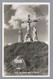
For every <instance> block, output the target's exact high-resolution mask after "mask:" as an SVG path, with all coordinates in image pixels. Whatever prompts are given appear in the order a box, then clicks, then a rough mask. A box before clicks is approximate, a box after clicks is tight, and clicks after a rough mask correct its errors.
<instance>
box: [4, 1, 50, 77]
mask: <svg viewBox="0 0 53 79" xmlns="http://www.w3.org/2000/svg"><path fill="white" fill-rule="evenodd" d="M2 76H3V77H49V76H50V3H37V2H35V3H29V2H28V3H27V2H26V3H25V2H24V3H21V2H20V3H18V2H10V3H7V2H6V3H5V2H4V3H2Z"/></svg>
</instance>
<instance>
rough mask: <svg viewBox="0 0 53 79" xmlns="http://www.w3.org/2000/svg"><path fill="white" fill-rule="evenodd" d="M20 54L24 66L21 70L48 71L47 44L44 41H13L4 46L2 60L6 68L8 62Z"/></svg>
mask: <svg viewBox="0 0 53 79" xmlns="http://www.w3.org/2000/svg"><path fill="white" fill-rule="evenodd" d="M17 56H21V58H23V60H24V61H25V64H26V67H25V69H22V70H21V71H27V72H29V71H30V72H31V71H35V72H41V73H40V74H42V73H44V74H46V73H47V72H48V69H47V68H48V45H47V44H45V43H44V42H39V41H38V42H26V43H15V44H12V45H10V46H8V45H7V46H6V47H4V62H5V66H6V68H7V69H8V68H9V67H10V68H11V66H9V65H10V62H11V61H12V60H14V59H15V58H16V57H17Z"/></svg>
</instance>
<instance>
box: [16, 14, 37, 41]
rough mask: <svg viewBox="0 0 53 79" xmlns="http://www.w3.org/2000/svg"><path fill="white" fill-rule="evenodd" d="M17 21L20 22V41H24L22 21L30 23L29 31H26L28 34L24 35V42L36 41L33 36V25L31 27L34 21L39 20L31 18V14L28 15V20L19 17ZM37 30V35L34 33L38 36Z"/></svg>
mask: <svg viewBox="0 0 53 79" xmlns="http://www.w3.org/2000/svg"><path fill="white" fill-rule="evenodd" d="M15 21H18V23H19V37H18V42H23V33H22V27H21V24H22V23H28V26H27V33H26V35H25V37H24V42H28V41H34V39H33V38H32V36H31V27H30V24H31V23H33V22H38V21H37V20H31V19H30V15H28V20H26V21H22V20H21V19H17V20H15ZM34 29H35V28H34ZM33 31H34V30H33ZM36 32H37V31H35V34H36V35H35V34H34V35H35V36H36V37H37V33H36Z"/></svg>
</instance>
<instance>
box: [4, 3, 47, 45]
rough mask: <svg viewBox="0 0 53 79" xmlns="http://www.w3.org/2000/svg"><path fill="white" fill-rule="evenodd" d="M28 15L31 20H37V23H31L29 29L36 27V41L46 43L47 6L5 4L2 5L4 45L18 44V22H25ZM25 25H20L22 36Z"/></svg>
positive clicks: (24, 31)
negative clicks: (19, 20)
mask: <svg viewBox="0 0 53 79" xmlns="http://www.w3.org/2000/svg"><path fill="white" fill-rule="evenodd" d="M28 15H30V18H31V20H33V19H37V20H38V22H37V23H31V28H32V27H33V26H35V27H36V26H37V34H38V40H39V41H42V42H45V43H48V5H45V4H34V5H31V4H30V5H23V4H19V5H18V4H13V3H12V4H5V5H4V45H7V44H12V43H16V42H18V36H19V34H18V30H19V22H18V21H15V19H21V20H22V21H25V20H27V19H28ZM26 27H27V24H26V23H24V24H22V31H23V36H24V35H25V34H26Z"/></svg>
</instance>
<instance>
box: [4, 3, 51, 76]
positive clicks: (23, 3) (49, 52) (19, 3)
mask: <svg viewBox="0 0 53 79" xmlns="http://www.w3.org/2000/svg"><path fill="white" fill-rule="evenodd" d="M5 4H7V5H10V4H18V5H20V4H23V5H29V4H31V5H33V4H34V5H35V4H45V5H48V41H49V45H48V47H49V48H48V52H49V53H48V75H44V76H42V75H35V76H34V75H17V76H5V75H4V5H5ZM2 77H50V3H49V2H3V3H2Z"/></svg>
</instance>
